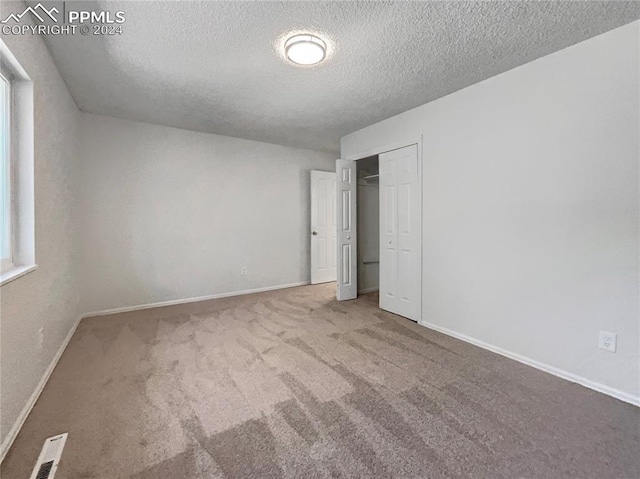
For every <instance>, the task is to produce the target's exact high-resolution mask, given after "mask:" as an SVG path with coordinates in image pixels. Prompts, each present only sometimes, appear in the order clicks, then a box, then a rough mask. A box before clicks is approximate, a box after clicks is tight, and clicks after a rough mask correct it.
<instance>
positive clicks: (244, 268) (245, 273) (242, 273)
mask: <svg viewBox="0 0 640 479" xmlns="http://www.w3.org/2000/svg"><path fill="white" fill-rule="evenodd" d="M240 274H241V275H242V276H246V275H247V267H246V266H243V267H242V269H240Z"/></svg>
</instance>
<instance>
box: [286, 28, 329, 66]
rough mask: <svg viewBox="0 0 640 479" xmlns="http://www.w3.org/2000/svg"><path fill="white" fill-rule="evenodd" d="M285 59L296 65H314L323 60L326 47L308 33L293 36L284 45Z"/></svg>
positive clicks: (322, 42)
mask: <svg viewBox="0 0 640 479" xmlns="http://www.w3.org/2000/svg"><path fill="white" fill-rule="evenodd" d="M284 51H285V54H286V55H287V58H288V59H289V60H291V61H292V62H293V63H297V64H298V65H315V64H316V63H320V62H321V61H322V60H324V58H325V56H326V54H327V45H326V44H325V42H324V41H322V40H321V39H320V38H318V37H316V36H315V35H311V34H308V33H305V34H301V35H294V36H292V37H291V38H289V39H288V40H287V41H286V42H285V44H284Z"/></svg>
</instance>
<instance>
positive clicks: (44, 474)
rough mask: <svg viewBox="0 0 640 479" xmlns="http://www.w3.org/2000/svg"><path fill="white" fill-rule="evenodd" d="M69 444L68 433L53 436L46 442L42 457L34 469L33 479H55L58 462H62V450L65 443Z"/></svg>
mask: <svg viewBox="0 0 640 479" xmlns="http://www.w3.org/2000/svg"><path fill="white" fill-rule="evenodd" d="M65 442H67V433H66V432H65V433H64V434H59V435H57V436H52V437H50V438H49V439H47V440H46V441H44V446H42V451H41V452H40V457H38V462H37V463H36V467H34V468H33V472H32V473H31V479H53V476H55V474H56V469H57V468H58V462H60V456H62V448H63V447H64V443H65Z"/></svg>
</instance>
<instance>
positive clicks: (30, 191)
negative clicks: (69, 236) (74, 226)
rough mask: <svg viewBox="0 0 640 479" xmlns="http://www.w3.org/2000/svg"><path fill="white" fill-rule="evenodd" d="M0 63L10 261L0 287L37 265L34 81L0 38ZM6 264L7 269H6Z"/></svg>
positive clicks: (2, 274) (3, 265)
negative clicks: (7, 93)
mask: <svg viewBox="0 0 640 479" xmlns="http://www.w3.org/2000/svg"><path fill="white" fill-rule="evenodd" d="M0 64H1V68H2V71H3V74H4V75H5V76H7V77H8V78H9V79H10V80H11V99H12V102H11V105H10V114H11V125H10V128H11V132H10V157H11V166H10V168H11V205H12V206H11V207H12V214H11V247H12V257H11V264H9V265H5V264H2V265H1V269H0V286H3V285H4V284H6V283H8V282H10V281H13V280H15V279H18V278H20V277H22V276H24V275H25V274H27V273H29V272H31V271H34V270H35V269H36V268H37V265H36V261H35V259H36V258H35V214H34V140H33V138H34V115H33V82H32V81H31V78H29V75H27V72H26V71H25V70H24V68H22V66H21V65H20V63H19V62H18V60H17V59H16V57H15V56H14V55H13V54H12V53H11V51H10V50H9V48H7V46H6V45H5V43H4V42H3V41H2V40H0ZM5 267H7V268H8V269H6V270H5Z"/></svg>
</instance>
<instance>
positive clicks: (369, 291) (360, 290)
mask: <svg viewBox="0 0 640 479" xmlns="http://www.w3.org/2000/svg"><path fill="white" fill-rule="evenodd" d="M374 291H380V288H378V287H377V286H374V287H373V288H365V289H359V290H358V294H367V293H373V292H374Z"/></svg>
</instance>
